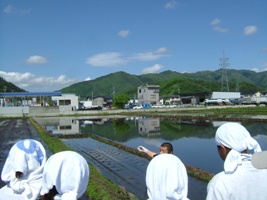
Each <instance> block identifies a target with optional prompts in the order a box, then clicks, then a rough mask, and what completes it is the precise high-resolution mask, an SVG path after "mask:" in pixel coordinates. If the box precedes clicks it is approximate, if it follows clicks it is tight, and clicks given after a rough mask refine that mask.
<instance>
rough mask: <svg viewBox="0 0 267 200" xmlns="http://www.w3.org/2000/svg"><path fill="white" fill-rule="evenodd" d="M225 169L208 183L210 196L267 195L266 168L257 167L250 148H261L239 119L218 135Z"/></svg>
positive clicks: (210, 199) (236, 199) (243, 198)
mask: <svg viewBox="0 0 267 200" xmlns="http://www.w3.org/2000/svg"><path fill="white" fill-rule="evenodd" d="M215 141H216V145H217V148H218V153H219V155H220V157H221V158H222V159H223V160H224V171H222V172H220V173H218V174H217V175H215V176H214V177H213V178H212V180H211V181H210V182H209V184H208V188H207V198H206V199H207V200H225V199H227V200H232V199H233V200H251V199H252V200H253V199H255V200H265V199H267V189H266V188H267V169H256V168H255V167H254V166H253V165H252V162H251V155H250V154H248V152H247V151H248V150H254V152H261V148H260V145H259V144H258V142H257V141H256V140H255V139H253V138H252V137H251V136H250V133H249V132H248V131H247V130H246V129H245V127H243V126H242V125H240V124H238V123H232V122H229V123H225V124H223V125H222V126H220V127H219V128H218V130H217V131H216V136H215Z"/></svg>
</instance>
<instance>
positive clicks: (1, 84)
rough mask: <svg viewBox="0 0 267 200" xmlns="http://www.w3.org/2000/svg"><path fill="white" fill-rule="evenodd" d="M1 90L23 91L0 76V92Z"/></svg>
mask: <svg viewBox="0 0 267 200" xmlns="http://www.w3.org/2000/svg"><path fill="white" fill-rule="evenodd" d="M1 92H25V90H23V89H21V88H19V87H17V86H16V85H14V84H13V83H11V82H8V81H6V80H5V79H4V78H2V77H0V93H1Z"/></svg>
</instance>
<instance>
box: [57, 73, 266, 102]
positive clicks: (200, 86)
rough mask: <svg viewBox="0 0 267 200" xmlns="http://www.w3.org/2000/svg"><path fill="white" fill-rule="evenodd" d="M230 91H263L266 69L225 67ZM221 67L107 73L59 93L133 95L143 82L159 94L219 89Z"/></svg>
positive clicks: (82, 95)
mask: <svg viewBox="0 0 267 200" xmlns="http://www.w3.org/2000/svg"><path fill="white" fill-rule="evenodd" d="M227 78H228V84H229V90H230V91H231V92H235V91H240V92H241V93H244V94H246V93H255V92H257V91H266V90H267V71H265V72H258V73H257V72H254V71H250V70H233V69H230V70H227ZM221 79H222V73H221V70H216V71H199V72H194V73H179V72H175V71H169V70H168V71H164V72H162V73H159V74H144V75H131V74H128V73H126V72H122V71H121V72H116V73H111V74H109V75H106V76H102V77H99V78H96V79H94V80H90V81H83V82H79V83H75V84H73V85H70V86H69V87H65V88H63V89H61V90H60V91H61V92H63V93H75V94H76V95H78V96H80V97H81V98H87V97H91V96H92V95H93V96H111V95H113V94H122V93H124V94H129V95H130V96H134V95H136V94H137V87H138V86H140V85H145V84H150V85H151V84H157V85H160V95H163V96H164V95H174V94H181V95H183V94H184V95H186V94H190V93H196V92H212V91H221Z"/></svg>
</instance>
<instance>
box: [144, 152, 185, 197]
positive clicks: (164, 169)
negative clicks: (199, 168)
mask: <svg viewBox="0 0 267 200" xmlns="http://www.w3.org/2000/svg"><path fill="white" fill-rule="evenodd" d="M146 186H147V195H148V199H149V200H187V199H188V198H187V193H188V176H187V171H186V168H185V165H184V164H183V163H182V161H181V160H180V159H179V158H178V157H177V156H175V155H172V154H166V153H164V154H159V155H158V156H156V157H154V158H153V159H152V160H151V161H150V163H149V164H148V167H147V170H146Z"/></svg>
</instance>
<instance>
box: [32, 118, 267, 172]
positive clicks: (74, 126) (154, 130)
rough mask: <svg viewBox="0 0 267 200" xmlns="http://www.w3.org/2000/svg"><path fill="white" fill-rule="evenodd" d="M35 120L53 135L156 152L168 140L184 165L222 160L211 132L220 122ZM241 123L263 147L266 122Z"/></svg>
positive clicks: (212, 165) (266, 146) (218, 166)
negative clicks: (95, 138)
mask: <svg viewBox="0 0 267 200" xmlns="http://www.w3.org/2000/svg"><path fill="white" fill-rule="evenodd" d="M36 121H37V122H38V123H40V124H41V125H43V126H44V127H47V129H49V131H50V132H51V133H54V134H56V135H57V134H81V133H82V134H86V133H93V134H96V135H99V136H101V137H106V138H108V139H111V140H113V141H116V142H119V143H122V144H124V145H126V146H129V147H132V148H136V147H137V146H139V145H142V146H145V147H146V148H148V149H150V150H152V151H155V152H159V147H160V145H161V144H162V143H163V142H171V143H172V145H173V147H174V154H175V155H177V156H178V157H179V158H180V159H181V160H182V161H183V162H184V163H185V164H186V165H190V166H194V167H198V168H201V169H204V170H207V171H209V172H212V173H217V172H219V171H222V170H223V161H222V160H221V158H220V157H219V155H218V153H217V148H216V145H215V141H214V135H215V132H216V130H217V128H218V127H219V126H220V125H221V124H223V123H224V122H215V121H213V122H211V121H202V122H197V121H190V120H187V121H182V120H177V119H176V120H173V119H172V120H167V119H164V120H162V119H157V118H153V119H151V118H139V119H135V118H132V119H127V120H125V119H120V120H117V121H116V122H114V121H112V120H111V119H101V118H98V119H77V118H76V119H73V118H71V117H69V118H68V117H64V120H63V119H62V118H55V119H51V118H49V119H48V118H47V119H46V118H36ZM239 123H240V122H239ZM242 125H243V126H245V127H246V128H247V129H248V130H249V132H250V133H251V135H252V136H253V137H254V138H255V139H256V140H257V141H258V142H259V144H260V145H261V147H262V149H263V150H267V123H254V122H253V123H252V122H249V123H248V122H246V123H242ZM51 127H54V130H51Z"/></svg>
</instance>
